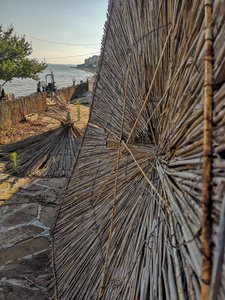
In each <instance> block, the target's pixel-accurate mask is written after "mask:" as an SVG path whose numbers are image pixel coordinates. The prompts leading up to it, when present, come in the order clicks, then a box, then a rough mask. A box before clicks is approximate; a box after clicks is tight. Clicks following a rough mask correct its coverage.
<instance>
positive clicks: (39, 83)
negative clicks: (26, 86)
mask: <svg viewBox="0 0 225 300" xmlns="http://www.w3.org/2000/svg"><path fill="white" fill-rule="evenodd" d="M40 92H41V82H40V81H38V83H37V93H40Z"/></svg>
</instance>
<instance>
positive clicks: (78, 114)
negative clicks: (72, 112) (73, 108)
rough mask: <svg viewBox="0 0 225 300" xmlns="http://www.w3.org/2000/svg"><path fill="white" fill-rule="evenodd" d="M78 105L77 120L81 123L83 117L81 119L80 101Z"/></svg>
mask: <svg viewBox="0 0 225 300" xmlns="http://www.w3.org/2000/svg"><path fill="white" fill-rule="evenodd" d="M76 105H77V120H78V121H80V119H81V117H80V101H79V100H77V101H76Z"/></svg>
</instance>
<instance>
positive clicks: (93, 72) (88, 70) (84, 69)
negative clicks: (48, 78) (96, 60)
mask: <svg viewBox="0 0 225 300" xmlns="http://www.w3.org/2000/svg"><path fill="white" fill-rule="evenodd" d="M70 68H71V69H77V70H81V71H85V72H89V73H92V74H94V75H97V70H96V71H95V70H91V69H88V68H79V67H70Z"/></svg>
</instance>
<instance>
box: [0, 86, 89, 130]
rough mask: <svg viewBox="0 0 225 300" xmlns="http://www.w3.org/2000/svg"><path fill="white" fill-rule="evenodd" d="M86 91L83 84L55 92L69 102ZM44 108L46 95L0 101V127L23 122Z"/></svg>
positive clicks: (86, 88) (45, 106) (86, 87)
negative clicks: (28, 116)
mask: <svg viewBox="0 0 225 300" xmlns="http://www.w3.org/2000/svg"><path fill="white" fill-rule="evenodd" d="M87 90H88V82H84V83H81V84H79V85H76V86H69V87H67V88H62V89H60V90H58V91H57V92H56V95H57V96H59V97H61V98H63V99H64V101H66V102H69V100H71V99H73V98H75V97H76V96H77V95H79V94H81V93H83V92H85V91H87ZM46 108H47V105H46V93H40V94H32V95H29V96H26V97H20V98H17V99H15V100H12V101H6V100H2V101H1V102H0V125H4V126H5V127H10V126H12V125H13V124H16V123H18V122H20V121H22V120H24V118H25V116H26V115H28V114H31V113H35V112H39V111H45V110H46Z"/></svg>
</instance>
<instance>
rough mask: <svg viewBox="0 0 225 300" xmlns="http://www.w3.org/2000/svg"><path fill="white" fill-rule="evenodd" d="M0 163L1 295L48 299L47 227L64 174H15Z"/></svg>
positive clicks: (4, 297) (4, 299)
mask: <svg viewBox="0 0 225 300" xmlns="http://www.w3.org/2000/svg"><path fill="white" fill-rule="evenodd" d="M3 169H4V164H2V163H1V164H0V205H1V207H0V236H1V242H0V299H1V300H13V299H17V300H18V299H21V300H25V299H29V300H36V299H37V300H45V299H48V293H47V284H48V283H49V278H50V276H51V259H50V257H51V251H50V230H51V227H52V224H53V221H54V218H55V214H56V211H57V209H58V204H59V202H60V198H61V197H60V196H61V193H62V191H63V187H64V185H65V181H66V179H65V178H46V179H45V178H36V179H31V178H27V177H26V178H17V177H12V176H10V175H9V174H7V173H5V172H4V170H3Z"/></svg>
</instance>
